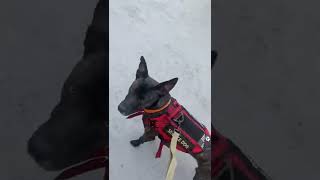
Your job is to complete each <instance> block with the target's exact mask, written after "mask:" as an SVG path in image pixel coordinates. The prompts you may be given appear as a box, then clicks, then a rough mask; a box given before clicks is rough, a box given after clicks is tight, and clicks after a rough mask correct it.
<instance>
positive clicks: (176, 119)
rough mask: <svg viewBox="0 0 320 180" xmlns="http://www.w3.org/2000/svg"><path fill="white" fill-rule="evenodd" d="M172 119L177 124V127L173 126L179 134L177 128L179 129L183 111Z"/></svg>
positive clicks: (182, 119)
mask: <svg viewBox="0 0 320 180" xmlns="http://www.w3.org/2000/svg"><path fill="white" fill-rule="evenodd" d="M172 120H173V121H174V122H176V123H177V124H178V127H177V128H174V131H176V132H177V133H179V134H180V131H179V129H180V126H181V124H182V123H183V121H184V116H183V113H182V112H181V113H180V116H178V117H177V118H174V119H172Z"/></svg>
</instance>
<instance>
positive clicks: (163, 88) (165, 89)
mask: <svg viewBox="0 0 320 180" xmlns="http://www.w3.org/2000/svg"><path fill="white" fill-rule="evenodd" d="M177 82H178V78H173V79H171V80H169V81H165V82H162V83H160V84H158V85H156V86H155V87H153V88H152V89H154V90H156V91H158V92H159V93H160V94H162V95H165V94H168V93H169V92H170V91H171V90H172V89H173V88H174V86H175V85H176V84H177Z"/></svg>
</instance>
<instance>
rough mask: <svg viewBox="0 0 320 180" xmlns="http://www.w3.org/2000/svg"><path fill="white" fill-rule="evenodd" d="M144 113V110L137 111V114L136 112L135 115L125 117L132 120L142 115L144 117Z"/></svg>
mask: <svg viewBox="0 0 320 180" xmlns="http://www.w3.org/2000/svg"><path fill="white" fill-rule="evenodd" d="M143 113H144V111H143V110H140V111H136V112H134V113H131V114H129V115H125V116H127V119H131V118H133V117H136V116H140V115H142V114H143Z"/></svg>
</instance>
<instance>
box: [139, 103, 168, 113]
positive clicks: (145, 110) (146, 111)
mask: <svg viewBox="0 0 320 180" xmlns="http://www.w3.org/2000/svg"><path fill="white" fill-rule="evenodd" d="M170 103H171V99H170V100H169V101H168V102H167V103H166V104H165V105H164V106H162V107H160V108H159V109H144V112H145V113H148V114H152V113H157V112H160V111H162V110H164V109H165V108H167V107H168V106H169V105H170Z"/></svg>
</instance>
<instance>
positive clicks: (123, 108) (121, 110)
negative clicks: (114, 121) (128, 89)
mask: <svg viewBox="0 0 320 180" xmlns="http://www.w3.org/2000/svg"><path fill="white" fill-rule="evenodd" d="M118 111H119V112H120V113H121V114H123V113H124V112H125V107H124V106H123V105H122V103H121V104H119V106H118Z"/></svg>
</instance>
